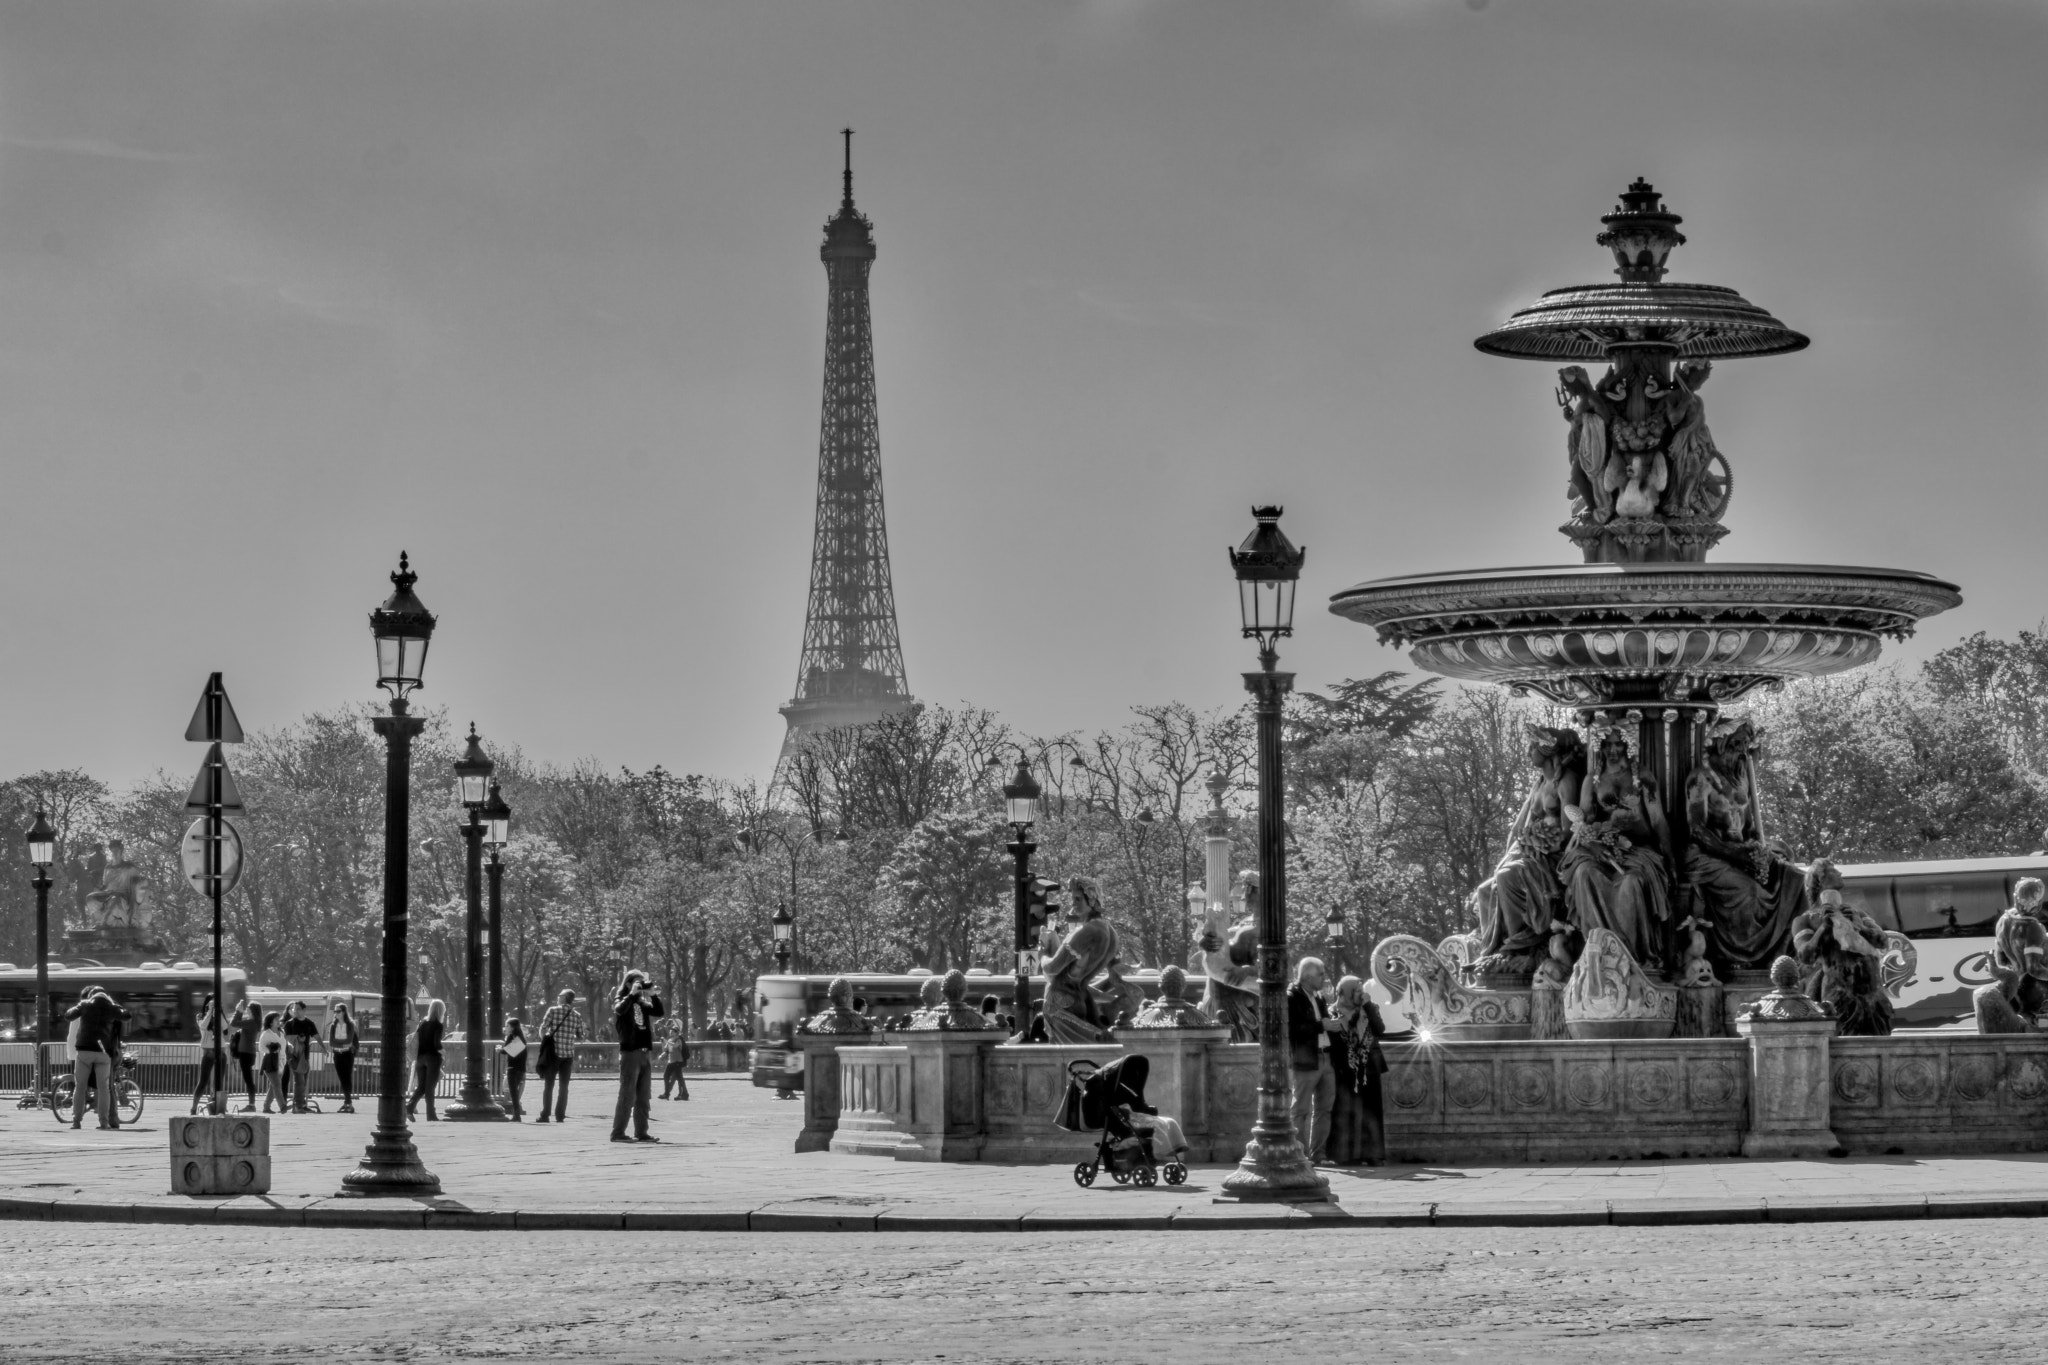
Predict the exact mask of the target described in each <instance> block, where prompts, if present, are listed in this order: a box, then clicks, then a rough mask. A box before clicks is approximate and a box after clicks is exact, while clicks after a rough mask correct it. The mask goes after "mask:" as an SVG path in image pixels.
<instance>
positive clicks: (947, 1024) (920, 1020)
mask: <svg viewBox="0 0 2048 1365" xmlns="http://www.w3.org/2000/svg"><path fill="white" fill-rule="evenodd" d="M932 984H936V985H937V986H938V988H939V1003H938V1005H937V1007H936V1008H933V1009H929V1010H926V1011H924V1013H922V1014H920V1015H919V1016H918V1017H917V1019H916V1021H915V1022H913V1023H912V1024H911V1026H910V1028H911V1031H912V1032H914V1033H916V1032H925V1031H927V1030H931V1029H940V1030H944V1031H946V1032H961V1033H973V1032H977V1031H979V1030H983V1029H987V1028H989V1027H991V1025H990V1024H989V1022H988V1019H987V1017H986V1016H984V1015H983V1014H982V1012H981V1011H980V1010H978V1009H976V1008H974V1007H973V1006H972V1005H970V1004H968V1003H967V973H965V972H963V971H961V970H960V969H959V968H958V967H955V968H954V969H953V970H952V971H950V972H947V973H946V974H945V975H944V976H942V977H937V978H935V979H934V982H933V983H932Z"/></svg>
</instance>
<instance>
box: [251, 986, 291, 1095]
mask: <svg viewBox="0 0 2048 1365" xmlns="http://www.w3.org/2000/svg"><path fill="white" fill-rule="evenodd" d="M256 1052H257V1054H258V1056H259V1057H260V1058H261V1060H260V1061H258V1062H257V1064H256V1065H257V1068H258V1070H260V1071H261V1072H262V1074H263V1112H264V1113H266V1114H267V1113H269V1112H270V1102H271V1101H272V1100H276V1101H277V1112H278V1113H280V1114H282V1113H284V1112H285V1102H284V1065H285V1064H284V1033H283V1031H282V1030H281V1029H279V1027H278V1013H277V1011H276V1010H272V1011H271V1012H270V1013H268V1014H266V1015H264V1016H263V1032H261V1033H259V1034H257V1035H256Z"/></svg>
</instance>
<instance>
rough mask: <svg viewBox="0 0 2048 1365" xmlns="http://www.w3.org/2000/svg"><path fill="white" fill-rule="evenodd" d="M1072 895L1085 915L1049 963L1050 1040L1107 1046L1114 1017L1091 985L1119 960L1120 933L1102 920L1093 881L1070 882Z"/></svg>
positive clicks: (1047, 1006) (1078, 879)
mask: <svg viewBox="0 0 2048 1365" xmlns="http://www.w3.org/2000/svg"><path fill="white" fill-rule="evenodd" d="M1067 894H1068V899H1069V900H1070V901H1071V902H1072V904H1073V907H1074V910H1075V912H1076V913H1078V914H1079V915H1080V916H1081V925H1080V927H1079V928H1077V929H1075V930H1074V932H1073V933H1071V934H1068V935H1067V939H1066V942H1064V943H1062V944H1060V946H1059V951H1058V952H1056V953H1054V954H1053V955H1052V956H1051V957H1050V958H1048V959H1046V963H1045V1031H1046V1037H1047V1041H1048V1042H1054V1043H1106V1042H1109V1041H1110V1034H1109V1028H1108V1025H1109V1023H1110V1018H1108V1017H1105V1012H1104V1010H1103V1007H1102V1003H1101V1002H1100V1001H1098V1000H1097V999H1096V996H1095V992H1094V991H1093V990H1092V989H1090V983H1091V982H1093V981H1094V979H1095V977H1096V976H1097V975H1098V974H1099V973H1101V972H1102V971H1103V970H1104V969H1105V968H1107V967H1108V966H1109V964H1110V963H1112V962H1114V961H1115V960H1116V953H1117V936H1116V930H1115V929H1114V928H1113V927H1112V926H1111V925H1110V922H1109V921H1108V920H1106V919H1104V918H1103V917H1102V900H1101V898H1100V897H1099V896H1098V895H1096V892H1095V884H1094V883H1093V882H1091V881H1089V880H1088V879H1087V878H1086V877H1076V878H1074V879H1073V880H1072V881H1071V882H1069V883H1068V884H1067Z"/></svg>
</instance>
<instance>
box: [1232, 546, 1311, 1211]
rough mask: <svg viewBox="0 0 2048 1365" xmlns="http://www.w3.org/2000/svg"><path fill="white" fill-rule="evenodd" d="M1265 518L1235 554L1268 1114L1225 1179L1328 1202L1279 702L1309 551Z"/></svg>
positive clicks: (1273, 1195) (1236, 1194)
mask: <svg viewBox="0 0 2048 1365" xmlns="http://www.w3.org/2000/svg"><path fill="white" fill-rule="evenodd" d="M1252 517H1253V519H1254V520H1255V521H1256V522H1257V525H1255V526H1254V527H1253V528H1252V533H1251V534H1250V535H1249V536H1247V537H1245V540H1244V543H1243V544H1242V545H1240V546H1238V547H1237V549H1235V550H1234V551H1232V552H1231V555H1230V564H1231V568H1232V569H1233V570H1234V571H1235V572H1236V575H1237V592H1238V608H1239V612H1240V614H1241V616H1242V623H1243V626H1244V638H1246V639H1248V640H1250V639H1256V640H1257V641H1258V642H1259V671H1258V672H1257V673H1247V674H1245V675H1244V686H1245V690H1246V691H1247V692H1249V693H1251V694H1252V702H1253V709H1254V712H1255V714H1256V715H1257V718H1258V753H1259V892H1260V894H1259V1116H1258V1119H1257V1120H1256V1121H1255V1122H1254V1123H1253V1124H1252V1137H1251V1141H1250V1142H1248V1143H1246V1144H1245V1148H1244V1158H1243V1160H1241V1161H1240V1162H1239V1163H1238V1167H1237V1169H1236V1170H1235V1171H1232V1172H1231V1173H1230V1175H1229V1176H1228V1177H1226V1178H1225V1179H1224V1181H1223V1191H1222V1192H1223V1195H1224V1197H1226V1198H1230V1199H1241V1200H1285V1201H1289V1202H1295V1203H1319V1202H1325V1201H1327V1200H1328V1199H1329V1197H1330V1184H1329V1182H1328V1181H1327V1180H1325V1179H1323V1177H1322V1176H1320V1175H1318V1174H1317V1173H1316V1168H1315V1167H1314V1166H1313V1165H1312V1164H1310V1162H1309V1159H1308V1153H1307V1152H1305V1151H1304V1150H1303V1149H1302V1145H1301V1140H1300V1136H1299V1135H1298V1134H1297V1133H1296V1132H1295V1131H1294V1117H1293V1113H1292V1110H1291V1106H1290V1104H1289V1101H1290V1099H1291V1096H1290V1094H1289V1090H1288V1076H1287V861H1286V849H1285V846H1284V844H1283V839H1284V837H1285V828H1286V826H1285V817H1284V814H1283V811H1282V797H1281V787H1280V708H1281V704H1282V703H1283V702H1284V701H1285V700H1286V697H1287V693H1288V692H1289V691H1290V690H1291V689H1292V688H1293V686H1294V675H1293V674H1292V673H1281V672H1277V671H1276V670H1275V668H1274V665H1276V664H1278V663H1279V662H1280V654H1279V651H1278V649H1277V648H1276V647H1275V644H1276V642H1277V641H1279V640H1280V639H1282V638H1284V637H1286V636H1290V635H1292V634H1294V584H1295V580H1296V579H1298V578H1300V577H1301V566H1302V563H1303V561H1305V560H1306V559H1307V558H1308V551H1307V549H1306V548H1303V549H1296V548H1295V547H1294V545H1293V544H1292V543H1290V542H1289V541H1288V539H1287V537H1286V535H1285V534H1283V533H1282V532H1281V530H1280V509H1279V508H1278V507H1254V508H1253V509H1252Z"/></svg>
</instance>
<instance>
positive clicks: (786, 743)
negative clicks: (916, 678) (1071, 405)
mask: <svg viewBox="0 0 2048 1365" xmlns="http://www.w3.org/2000/svg"><path fill="white" fill-rule="evenodd" d="M840 136H841V137H843V138H845V140H846V171H845V193H844V197H843V198H842V199H841V200H840V204H839V212H838V214H837V215H835V216H834V217H833V218H832V220H831V221H830V222H828V223H826V224H825V240H824V242H823V243H822V244H821V245H820V246H819V248H818V257H819V259H820V260H822V261H823V262H824V263H825V281H826V286H827V302H826V311H825V400H824V411H823V415H822V418H821V421H820V423H819V433H818V523H817V532H816V534H815V536H814V537H813V539H812V542H811V596H810V606H809V610H808V611H807V612H806V613H805V616H804V645H803V655H802V658H801V659H800V660H799V662H798V664H797V670H796V695H795V696H794V697H793V698H792V699H791V700H790V702H789V703H788V704H787V705H785V706H783V707H782V708H781V709H782V716H783V719H784V720H786V721H788V722H789V729H788V731H787V733H786V734H785V735H784V736H783V741H782V757H783V758H784V759H786V758H788V756H789V753H790V750H791V748H792V746H793V745H794V744H795V742H796V741H797V740H798V739H799V738H800V737H802V736H803V735H806V734H809V733H812V732H814V731H819V730H831V729H836V728H838V727H840V726H843V725H861V724H865V723H867V722H869V721H874V720H879V719H881V718H882V717H883V716H885V715H888V714H889V713H890V712H892V711H900V710H903V709H904V708H905V707H907V706H909V705H910V704H911V697H910V685H909V683H907V682H906V681H905V680H904V674H903V645H902V642H901V641H900V640H899V639H898V638H897V634H896V590H895V587H894V585H893V584H892V583H891V581H890V577H889V530H888V525H887V523H886V522H885V520H884V518H883V514H882V438H881V433H880V429H879V427H878V425H877V423H876V420H875V348H874V337H873V334H872V330H871V328H870V325H869V320H868V268H869V267H870V266H872V265H873V264H874V260H875V234H874V224H873V223H871V222H869V221H868V219H867V217H866V216H865V215H863V214H862V213H861V212H860V210H859V209H857V208H855V207H854V206H853V129H851V128H846V129H843V130H841V133H840ZM781 766H782V765H781V763H780V762H778V764H777V769H778V775H777V782H778V785H779V783H780V776H781V774H780V769H781Z"/></svg>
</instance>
